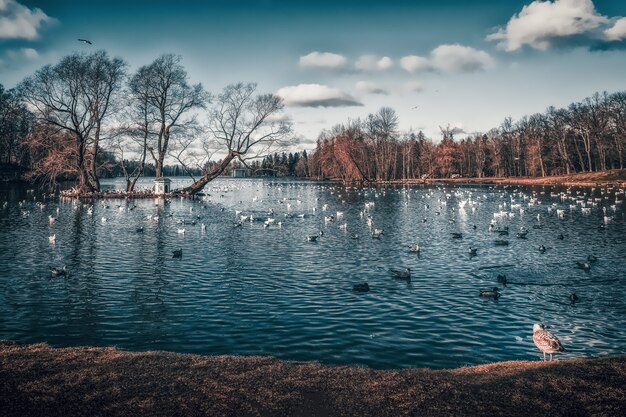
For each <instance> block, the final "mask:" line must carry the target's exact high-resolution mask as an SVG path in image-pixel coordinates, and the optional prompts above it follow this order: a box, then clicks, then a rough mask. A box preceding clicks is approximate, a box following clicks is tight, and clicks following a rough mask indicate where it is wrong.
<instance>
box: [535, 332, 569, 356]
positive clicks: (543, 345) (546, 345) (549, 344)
mask: <svg viewBox="0 0 626 417" xmlns="http://www.w3.org/2000/svg"><path fill="white" fill-rule="evenodd" d="M533 342H535V345H536V346H537V347H538V348H539V350H540V351H542V352H543V360H544V361H545V360H546V353H547V354H549V355H550V360H551V361H552V354H553V353H556V352H563V351H564V350H565V349H563V345H561V342H560V341H559V339H558V338H557V337H556V336H555V335H553V334H552V333H550V332H549V331H547V330H546V328H545V326H544V325H543V324H541V323H535V324H534V325H533Z"/></svg>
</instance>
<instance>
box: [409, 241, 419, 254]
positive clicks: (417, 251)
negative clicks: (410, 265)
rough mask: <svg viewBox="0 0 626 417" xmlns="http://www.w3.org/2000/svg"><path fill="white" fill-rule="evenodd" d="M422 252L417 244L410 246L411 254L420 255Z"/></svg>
mask: <svg viewBox="0 0 626 417" xmlns="http://www.w3.org/2000/svg"><path fill="white" fill-rule="evenodd" d="M420 250H421V249H420V245H418V244H417V243H416V244H414V245H410V246H409V252H411V253H420Z"/></svg>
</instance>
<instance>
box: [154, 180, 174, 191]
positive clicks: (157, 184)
mask: <svg viewBox="0 0 626 417" xmlns="http://www.w3.org/2000/svg"><path fill="white" fill-rule="evenodd" d="M171 183H172V180H170V179H169V178H165V177H158V178H155V180H154V194H156V195H163V194H167V193H169V192H170V191H171V185H170V184H171Z"/></svg>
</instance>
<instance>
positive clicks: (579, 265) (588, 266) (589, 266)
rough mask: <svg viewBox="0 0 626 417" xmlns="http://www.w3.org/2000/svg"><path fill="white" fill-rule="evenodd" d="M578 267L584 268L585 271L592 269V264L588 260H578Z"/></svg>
mask: <svg viewBox="0 0 626 417" xmlns="http://www.w3.org/2000/svg"><path fill="white" fill-rule="evenodd" d="M576 267H577V268H579V269H582V270H583V271H589V270H591V265H589V263H587V262H580V261H576Z"/></svg>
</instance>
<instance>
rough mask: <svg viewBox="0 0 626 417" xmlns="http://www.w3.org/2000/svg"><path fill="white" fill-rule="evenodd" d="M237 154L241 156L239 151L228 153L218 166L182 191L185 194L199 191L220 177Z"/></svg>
mask: <svg viewBox="0 0 626 417" xmlns="http://www.w3.org/2000/svg"><path fill="white" fill-rule="evenodd" d="M237 156H239V153H238V152H236V151H230V152H229V153H228V155H227V156H226V158H224V159H223V160H222V162H221V163H220V164H219V165H218V166H216V167H215V168H213V169H212V170H211V171H209V172H207V173H206V174H204V175H203V176H202V177H201V178H199V179H198V180H197V181H196V182H194V183H193V184H191V185H190V186H189V187H185V188H183V189H182V190H180V192H182V193H184V194H191V195H194V194H197V193H199V192H200V191H202V189H203V188H204V187H205V186H206V185H207V184H208V183H209V182H211V181H213V180H214V179H215V178H217V177H219V176H220V175H221V174H222V173H223V172H224V170H225V169H226V168H227V167H228V165H229V164H230V162H231V161H232V160H233V159H235V158H236V157H237Z"/></svg>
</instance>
